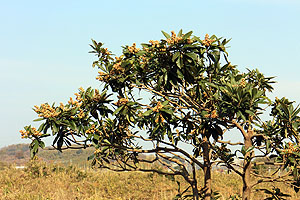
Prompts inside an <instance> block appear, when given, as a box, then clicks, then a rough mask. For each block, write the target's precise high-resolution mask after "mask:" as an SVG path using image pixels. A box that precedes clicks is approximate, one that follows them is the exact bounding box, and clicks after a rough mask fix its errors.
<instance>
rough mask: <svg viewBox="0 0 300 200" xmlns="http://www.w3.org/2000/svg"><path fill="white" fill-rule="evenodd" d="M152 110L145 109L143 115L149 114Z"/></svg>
mask: <svg viewBox="0 0 300 200" xmlns="http://www.w3.org/2000/svg"><path fill="white" fill-rule="evenodd" d="M152 112H153V110H147V111H146V112H144V113H143V115H144V116H149V115H150V114H151V113H152Z"/></svg>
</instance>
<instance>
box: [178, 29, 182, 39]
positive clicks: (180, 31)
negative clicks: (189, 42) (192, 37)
mask: <svg viewBox="0 0 300 200" xmlns="http://www.w3.org/2000/svg"><path fill="white" fill-rule="evenodd" d="M177 36H178V37H181V36H182V29H180V30H179V32H178V34H177Z"/></svg>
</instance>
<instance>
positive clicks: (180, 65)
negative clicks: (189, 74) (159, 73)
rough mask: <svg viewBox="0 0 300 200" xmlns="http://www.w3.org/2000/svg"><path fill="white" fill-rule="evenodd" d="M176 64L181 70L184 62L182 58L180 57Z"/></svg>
mask: <svg viewBox="0 0 300 200" xmlns="http://www.w3.org/2000/svg"><path fill="white" fill-rule="evenodd" d="M176 64H177V66H178V68H179V69H181V68H182V67H183V60H182V58H181V57H179V59H177V61H176Z"/></svg>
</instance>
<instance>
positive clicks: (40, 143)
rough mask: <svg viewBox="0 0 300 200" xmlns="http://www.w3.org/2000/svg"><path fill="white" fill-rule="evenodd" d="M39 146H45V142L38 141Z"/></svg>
mask: <svg viewBox="0 0 300 200" xmlns="http://www.w3.org/2000/svg"><path fill="white" fill-rule="evenodd" d="M39 146H40V147H41V148H42V149H43V148H45V143H44V142H43V141H40V142H39Z"/></svg>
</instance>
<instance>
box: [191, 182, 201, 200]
mask: <svg viewBox="0 0 300 200" xmlns="http://www.w3.org/2000/svg"><path fill="white" fill-rule="evenodd" d="M191 186H192V189H193V200H199V190H198V186H197V181H196V182H193V183H192V184H191Z"/></svg>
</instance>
